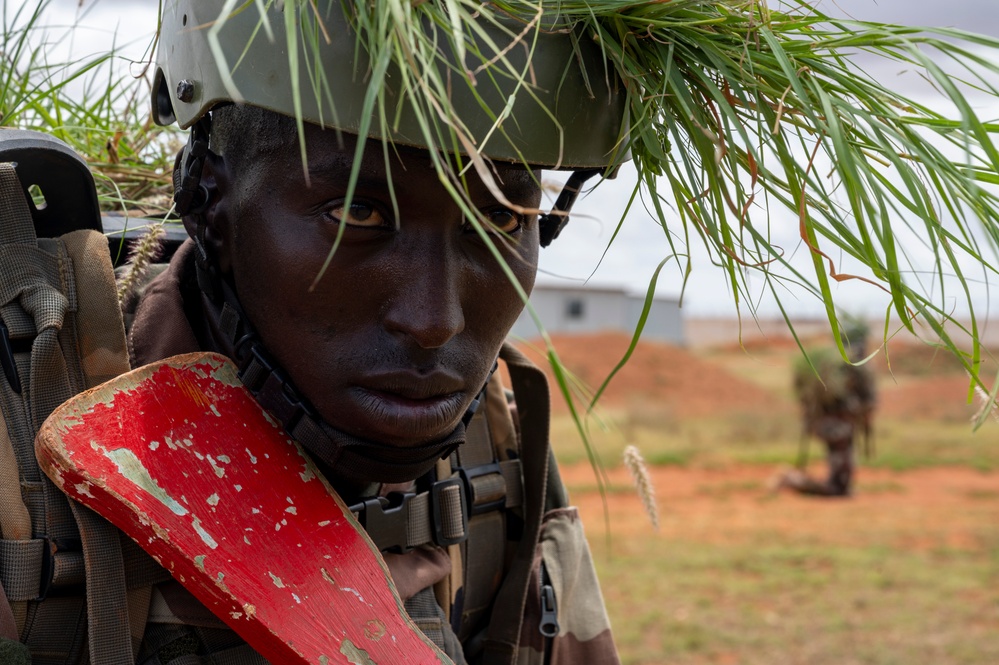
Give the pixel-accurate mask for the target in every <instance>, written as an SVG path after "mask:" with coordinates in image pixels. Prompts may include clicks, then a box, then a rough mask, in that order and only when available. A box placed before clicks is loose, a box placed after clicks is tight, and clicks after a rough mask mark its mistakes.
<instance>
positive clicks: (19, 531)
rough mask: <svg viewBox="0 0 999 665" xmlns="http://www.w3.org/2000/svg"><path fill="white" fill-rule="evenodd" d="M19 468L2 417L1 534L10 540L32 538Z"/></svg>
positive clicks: (0, 470)
mask: <svg viewBox="0 0 999 665" xmlns="http://www.w3.org/2000/svg"><path fill="white" fill-rule="evenodd" d="M19 469H20V467H19V466H18V464H17V457H16V456H15V455H14V442H13V441H11V439H10V432H8V431H7V420H6V418H3V417H0V507H2V510H0V536H2V537H3V538H8V539H10V540H26V539H28V538H31V516H30V515H28V508H27V506H25V505H24V498H23V497H22V496H21V478H20V472H19ZM0 569H2V565H0Z"/></svg>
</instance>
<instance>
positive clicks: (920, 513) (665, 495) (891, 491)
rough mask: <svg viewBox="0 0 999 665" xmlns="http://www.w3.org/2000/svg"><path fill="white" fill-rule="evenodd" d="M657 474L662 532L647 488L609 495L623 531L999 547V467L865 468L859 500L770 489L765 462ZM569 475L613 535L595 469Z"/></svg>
mask: <svg viewBox="0 0 999 665" xmlns="http://www.w3.org/2000/svg"><path fill="white" fill-rule="evenodd" d="M812 472H813V473H820V472H822V469H820V468H818V467H816V468H814V469H813V470H812ZM651 474H652V480H653V485H654V487H655V488H656V493H657V497H656V499H657V500H656V503H657V505H658V508H659V514H660V523H661V527H660V532H659V533H658V534H656V533H655V532H654V531H653V530H652V527H651V526H650V524H649V521H648V518H647V517H646V516H645V513H644V511H643V509H642V506H641V501H640V499H639V498H638V496H637V494H635V493H633V492H616V493H614V494H613V495H612V496H611V501H609V508H610V522H611V524H612V525H613V526H612V533H614V535H615V536H626V535H629V534H646V535H648V536H650V537H656V538H662V539H664V540H665V541H667V542H669V541H671V540H676V539H682V540H685V541H696V542H705V543H713V544H725V543H738V542H744V541H752V539H753V538H754V534H756V537H758V534H759V533H774V534H777V533H779V534H784V536H783V537H785V538H792V539H797V540H799V541H802V542H808V543H811V544H829V545H843V544H848V545H854V546H861V545H869V544H880V545H884V546H888V547H895V548H905V549H918V550H934V549H938V548H944V547H946V548H956V549H968V550H978V551H981V550H983V549H985V548H989V547H994V546H995V536H994V534H993V535H991V540H990V535H989V534H988V533H986V532H984V531H983V525H989V524H996V523H999V490H997V484H996V479H997V476H999V474H995V473H982V472H980V471H975V470H973V469H966V468H948V467H940V468H932V469H920V470H911V471H905V472H895V471H889V470H885V469H868V468H865V469H864V470H863V473H862V474H860V476H859V478H858V481H857V492H856V495H855V496H854V497H852V498H851V499H849V500H828V499H817V498H812V497H805V496H799V495H796V494H792V493H790V492H780V493H777V494H774V493H772V492H771V491H770V490H769V489H768V488H767V483H768V480H769V478H770V471H769V470H767V469H766V468H765V467H762V466H728V467H724V468H719V469H705V468H697V467H691V468H677V467H654V468H652V469H651ZM562 476H563V479H564V480H565V482H566V485H567V486H568V487H569V491H570V494H571V495H572V499H573V501H574V502H576V503H577V504H578V505H579V508H580V512H581V513H582V515H583V521H584V524H586V528H587V533H588V534H589V535H590V537H591V541H592V542H599V540H597V539H594V538H593V537H594V536H596V535H598V534H602V533H603V525H604V521H603V505H602V503H601V500H600V496H599V495H598V494H597V493H596V492H595V491H592V490H590V488H592V487H593V485H594V480H593V471H592V469H590V467H589V466H588V465H587V464H575V465H572V466H568V467H563V468H562ZM610 479H611V483H612V484H613V485H615V486H619V485H628V484H630V483H631V479H630V476H629V475H628V472H627V471H626V470H625V469H623V468H617V469H613V470H611V471H610ZM573 486H575V487H577V488H578V489H577V491H573ZM584 488H586V489H584ZM987 540H990V542H985V541H987Z"/></svg>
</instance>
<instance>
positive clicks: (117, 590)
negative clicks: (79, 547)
mask: <svg viewBox="0 0 999 665" xmlns="http://www.w3.org/2000/svg"><path fill="white" fill-rule="evenodd" d="M70 505H71V506H72V508H73V514H74V515H75V516H76V521H77V524H79V526H80V537H81V538H82V539H83V557H84V561H85V562H86V566H87V619H88V622H87V629H88V635H89V637H90V660H91V662H92V663H95V664H96V663H100V664H101V665H133V663H134V662H135V653H134V652H133V651H132V648H133V647H132V632H131V626H130V622H129V615H128V603H127V602H122V601H123V599H125V598H127V592H126V586H125V561H124V557H123V556H122V552H121V541H120V540H119V539H118V538H119V537H118V531H117V529H115V528H114V526H112V524H111V523H110V522H108V521H107V520H105V519H104V518H102V517H101V516H100V515H98V514H97V513H95V512H93V511H91V510H90V509H89V508H87V507H85V506H82V505H80V504H78V503H71V504H70Z"/></svg>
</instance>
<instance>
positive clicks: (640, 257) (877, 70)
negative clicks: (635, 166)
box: [0, 0, 999, 315]
mask: <svg viewBox="0 0 999 665" xmlns="http://www.w3.org/2000/svg"><path fill="white" fill-rule="evenodd" d="M0 2H3V3H4V7H5V12H6V13H7V14H8V15H10V14H11V12H12V11H14V10H15V9H16V8H17V7H18V6H19V5H20V4H21V0H0ZM30 3H31V5H34V4H35V0H30ZM80 4H81V3H80V2H79V0H52V5H51V10H52V11H50V16H51V18H50V19H49V20H50V21H51V22H54V23H70V22H72V21H74V20H75V18H76V17H78V16H81V15H82V16H83V17H84V18H83V22H84V23H85V25H86V26H87V27H86V29H85V30H79V31H77V33H76V34H75V35H74V36H73V37H72V46H73V48H74V49H75V50H76V51H77V52H83V51H85V50H86V49H88V48H90V49H94V48H106V47H107V45H108V44H110V43H111V40H115V41H117V43H118V44H119V45H122V44H127V43H131V44H132V45H133V46H132V49H133V53H135V54H136V57H138V55H139V54H141V52H142V50H143V49H144V48H145V46H146V45H147V44H148V34H149V33H150V32H151V30H152V29H153V27H154V24H155V17H156V6H157V3H156V0H84V2H83V3H82V5H83V6H82V8H81V7H80ZM770 4H771V6H772V7H776V6H777V2H775V1H773V0H772V1H771V3H770ZM817 5H818V6H819V8H820V9H821V10H822V11H824V12H826V13H827V14H832V15H837V16H844V17H851V18H854V19H858V20H872V21H881V22H896V23H903V24H908V25H923V26H946V27H955V28H961V29H967V30H971V31H976V32H982V33H986V34H992V35H999V0H947V1H941V0H877V1H875V0H818V1H817ZM864 68H865V69H867V70H868V71H869V72H871V73H872V75H874V76H876V78H877V79H878V80H879V81H881V82H883V83H886V84H887V83H889V82H891V83H892V85H893V86H894V87H896V88H897V89H899V90H901V91H903V92H905V93H907V94H911V95H915V96H918V97H919V98H920V100H925V101H928V102H929V101H931V100H930V98H929V97H925V95H926V94H927V89H926V87H925V86H920V80H919V78H918V76H916V75H915V74H913V73H912V72H902V71H899V69H898V67H897V65H892V64H885V63H878V62H873V61H868V60H865V61H864ZM979 111H980V113H982V114H983V115H984V116H986V117H988V118H994V117H999V105H996V104H994V103H991V102H990V103H984V104H983V106H982V107H980V108H979ZM633 183H634V174H633V170H631V169H628V168H625V169H623V170H622V173H621V175H620V177H619V178H618V180H617V181H614V182H606V183H603V184H601V185H600V187H598V188H597V189H596V190H595V191H594V192H593V193H592V194H591V195H589V196H588V197H586V198H584V199H581V200H580V201H579V202H578V203H577V205H576V214H575V215H574V216H573V219H572V223H571V225H570V227H569V228H568V229H567V230H566V232H565V233H563V234H562V236H561V237H560V238H559V240H558V241H556V243H554V244H553V245H552V247H550V248H548V249H546V250H544V251H543V252H542V260H541V269H542V275H541V276H540V278H539V279H540V280H541V281H544V282H549V283H552V282H560V281H563V283H564V280H566V279H568V280H573V282H576V283H578V282H580V281H581V280H585V279H587V278H589V277H590V275H591V273H593V276H592V280H593V282H595V283H598V284H600V285H619V286H625V287H626V288H629V289H631V290H633V291H636V292H644V291H645V290H646V288H647V285H648V282H649V278H650V276H651V274H652V272H653V270H654V269H655V267H656V266H657V265H658V264H659V262H660V261H662V260H663V259H664V258H666V257H667V256H668V255H669V252H670V250H669V246H668V244H667V243H666V241H665V238H664V236H663V230H662V228H661V227H659V226H658V225H657V224H656V223H655V222H654V221H653V219H652V218H651V217H650V216H649V215H647V214H646V213H644V211H641V210H639V211H636V212H635V213H633V214H632V215H630V217H629V219H628V220H627V223H626V224H625V226H624V229H623V230H622V232H621V234H620V235H619V237H618V238H617V239H616V240H615V242H614V244H613V245H612V246H611V247H610V249H609V250H608V251H607V254H606V256H605V257H604V259H603V262H602V263H601V264H600V266H599V268H597V265H598V262H599V261H600V257H601V254H602V253H603V252H604V249H605V248H606V245H607V242H608V240H609V239H610V236H611V234H612V233H613V230H614V227H615V225H616V222H617V219H618V216H619V215H620V212H621V211H622V210H623V209H624V204H625V202H626V201H627V197H628V195H629V194H630V192H631V188H632V186H633ZM772 223H773V224H774V232H775V237H776V238H777V239H778V242H779V243H780V244H782V246H783V247H784V249H785V251H786V252H787V254H788V255H789V256H794V257H795V263H796V265H799V266H808V265H809V264H810V262H809V261H808V260H807V252H805V251H803V250H802V248H801V247H800V246H798V243H797V242H796V236H797V220H796V219H795V218H794V216H793V215H788V214H786V213H783V212H782V213H776V214H774V215H773V222H772ZM698 244H699V243H698ZM913 251H914V253H915V254H920V253H921V251H920V249H919V248H918V246H914V250H913ZM690 253H691V256H692V257H693V259H694V260H693V273H692V274H691V276H690V280H689V282H688V285H687V291H686V294H685V296H684V308H685V311H686V312H687V314H688V315H695V314H701V315H703V314H731V313H733V301H732V296H731V294H730V293H729V291H728V290H727V288H726V285H725V280H724V274H723V273H722V272H721V271H719V270H718V269H716V268H714V267H713V266H711V265H710V262H709V261H708V260H707V259H708V257H707V255H706V254H705V253H704V252H703V250H701V249H700V248H699V247H692V248H691V249H690ZM922 253H923V254H926V252H925V251H923V252H922ZM993 260H995V257H993ZM844 265H845V266H846V267H847V268H849V264H844ZM594 271H595V272H594ZM679 275H680V272H679V268H678V267H677V266H676V264H672V266H671V267H667V268H666V269H664V272H663V275H662V277H661V278H660V288H659V290H658V292H659V294H660V295H671V296H675V295H678V294H679V285H680V279H679ZM751 283H752V284H756V285H757V286H760V287H761V286H762V281H761V280H760V279H759V278H753V279H752V280H751ZM993 285H995V284H993ZM784 295H785V298H786V299H785V306H786V307H788V308H789V310H790V311H791V312H792V313H795V314H819V313H821V312H822V307H821V305H820V303H818V302H817V301H816V300H815V299H814V298H813V297H811V296H809V295H807V294H804V293H803V292H801V291H797V292H788V293H786V294H784ZM837 298H839V299H841V301H842V304H843V305H844V307H846V308H847V309H851V310H854V311H865V312H867V313H870V314H876V313H878V312H880V311H883V310H884V307H885V306H886V303H887V300H886V298H885V297H884V295H883V294H882V293H881V292H880V291H879V290H878V289H876V288H874V287H871V286H866V285H865V286H860V285H857V284H851V285H848V286H844V287H840V289H839V291H838V293H837ZM988 298H989V296H988V295H987V294H986V291H985V289H979V290H978V293H977V296H976V299H977V304H976V306H977V307H980V308H983V309H984V307H985V306H986V305H987V302H988V300H987V299H988ZM760 306H761V309H762V311H763V312H765V313H774V312H775V311H776V310H775V308H774V307H773V305H772V303H771V302H770V299H769V298H767V297H763V298H762V299H761V301H760Z"/></svg>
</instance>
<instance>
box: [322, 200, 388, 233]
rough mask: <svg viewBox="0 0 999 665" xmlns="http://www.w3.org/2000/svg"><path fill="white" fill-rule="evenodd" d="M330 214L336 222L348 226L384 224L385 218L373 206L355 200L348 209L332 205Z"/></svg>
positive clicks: (370, 226)
mask: <svg viewBox="0 0 999 665" xmlns="http://www.w3.org/2000/svg"><path fill="white" fill-rule="evenodd" d="M330 216H331V217H332V218H333V219H335V220H336V221H337V222H342V223H345V224H347V225H348V226H363V227H368V228H373V227H382V226H385V225H386V223H385V218H384V217H382V214H381V213H380V212H378V209H377V208H375V207H374V206H372V205H370V204H367V203H364V202H363V201H355V202H353V203H351V204H350V210H349V211H346V210H345V209H344V206H343V205H338V206H334V207H333V209H332V210H330Z"/></svg>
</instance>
